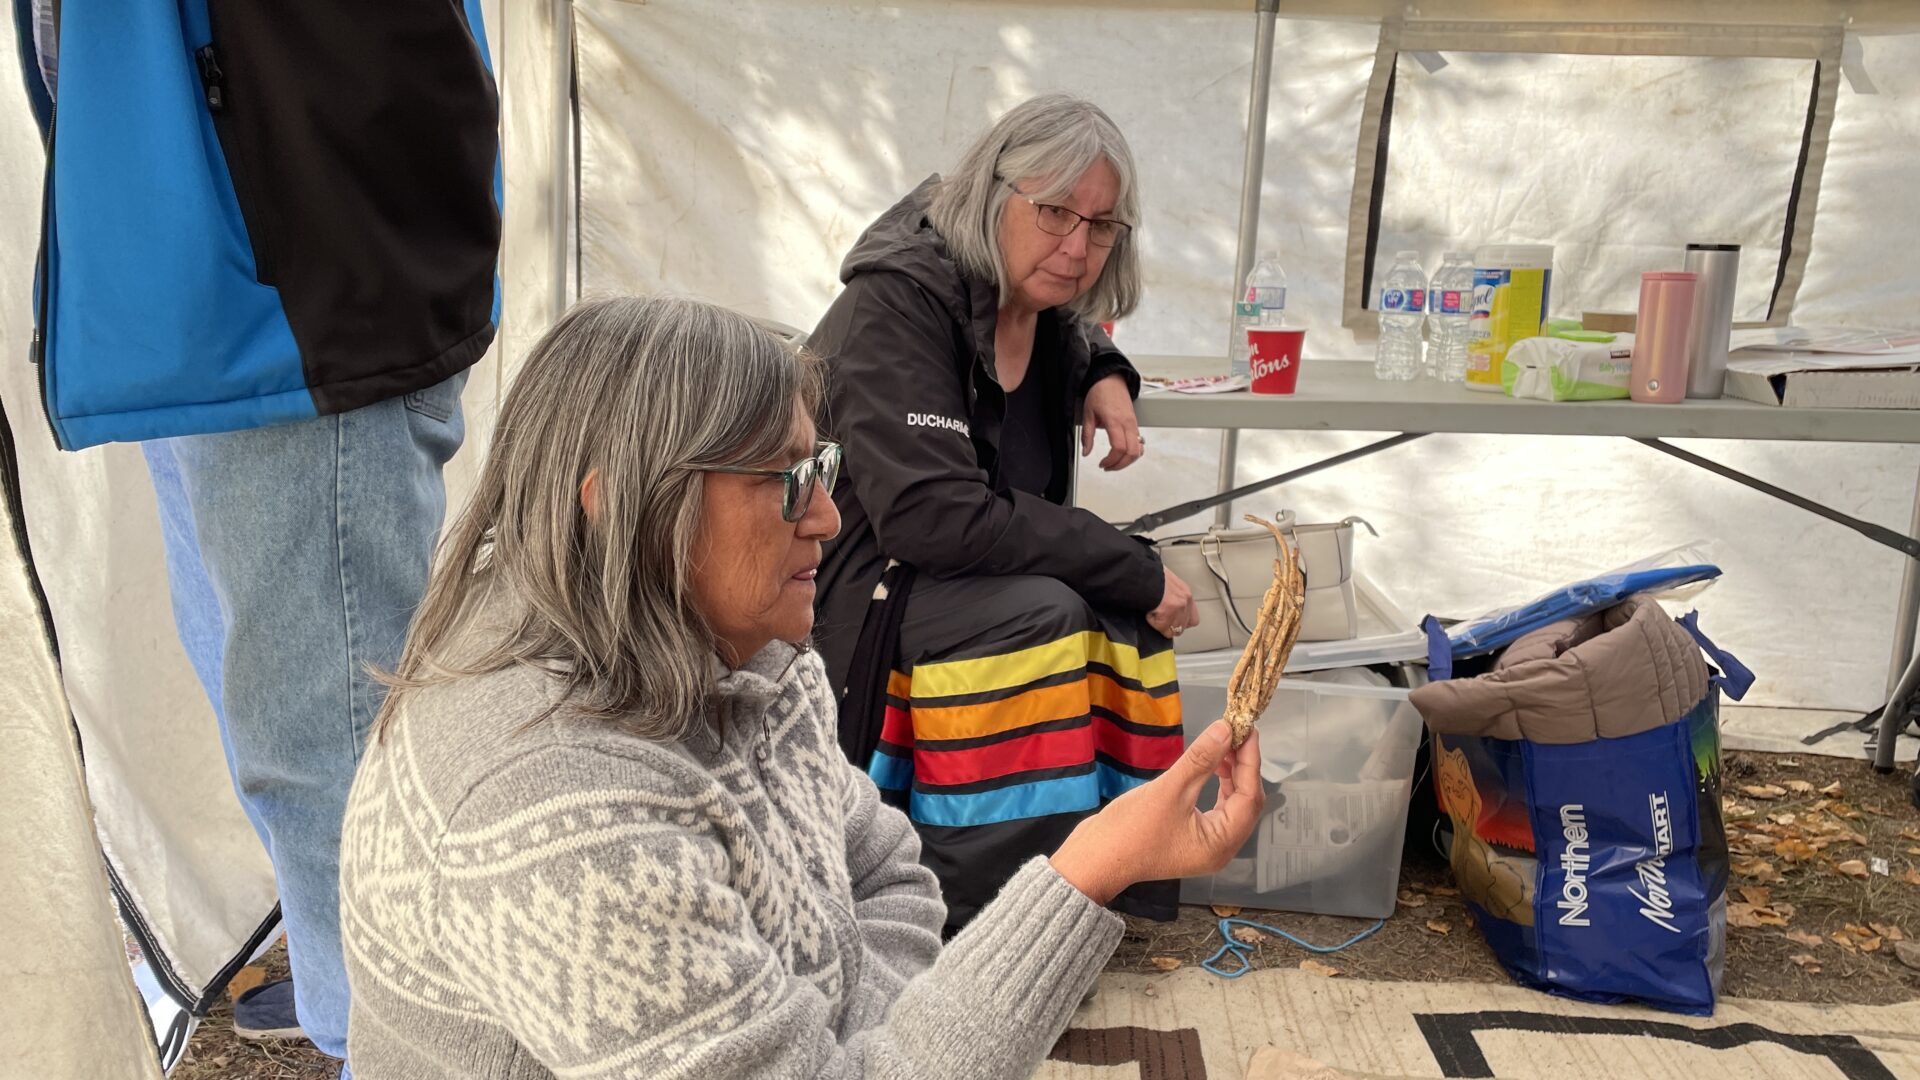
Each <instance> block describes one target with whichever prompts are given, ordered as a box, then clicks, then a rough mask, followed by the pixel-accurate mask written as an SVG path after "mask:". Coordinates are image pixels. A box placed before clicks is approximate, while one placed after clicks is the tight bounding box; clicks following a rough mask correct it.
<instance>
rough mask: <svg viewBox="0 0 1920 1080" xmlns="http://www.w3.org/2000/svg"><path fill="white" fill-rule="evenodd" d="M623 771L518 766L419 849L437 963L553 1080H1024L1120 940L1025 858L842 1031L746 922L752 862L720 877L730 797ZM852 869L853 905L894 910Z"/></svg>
mask: <svg viewBox="0 0 1920 1080" xmlns="http://www.w3.org/2000/svg"><path fill="white" fill-rule="evenodd" d="M634 764H635V763H634V762H633V761H632V760H628V759H623V758H621V757H619V756H617V755H614V754H612V753H609V752H607V751H605V750H596V749H588V748H584V747H556V748H551V749H548V750H545V751H542V752H540V753H538V754H534V755H529V756H528V757H526V758H522V759H521V760H520V761H518V762H516V763H515V764H513V765H512V766H509V767H508V768H507V769H505V770H503V771H501V772H500V773H497V774H495V775H494V776H492V777H490V778H489V779H488V780H487V781H485V782H484V783H483V784H482V785H481V786H480V787H478V788H476V789H475V790H474V791H473V792H471V793H470V794H469V795H468V797H467V798H466V799H464V800H463V801H462V803H461V805H460V806H459V808H458V809H457V810H456V811H455V812H454V813H453V814H452V815H451V817H450V818H449V819H448V822H447V826H446V831H445V835H444V838H443V840H442V843H441V844H440V846H439V851H438V858H437V862H436V865H435V867H434V873H435V875H436V878H437V881H436V885H435V888H434V890H433V897H434V903H433V909H434V910H433V914H432V919H433V922H432V927H433V936H434V938H435V940H436V944H437V945H438V947H439V949H440V951H441V956H442V957H443V958H444V960H445V962H446V964H447V965H448V968H449V970H450V972H451V973H452V974H453V975H454V977H456V978H457V979H458V980H459V981H460V982H461V983H462V984H464V986H465V988H466V989H467V990H468V991H469V992H471V993H472V994H473V995H474V996H475V997H477V998H478V999H479V1000H481V1001H486V1002H490V1003H492V1008H493V1010H494V1011H495V1013H496V1017H495V1018H496V1020H497V1021H498V1022H499V1023H500V1024H502V1025H504V1026H505V1027H506V1028H507V1029H508V1030H509V1031H511V1032H512V1034H513V1036H514V1038H515V1039H516V1041H518V1042H519V1043H520V1045H521V1046H522V1047H524V1048H525V1050H526V1051H527V1052H528V1053H529V1054H530V1055H532V1056H533V1057H534V1058H535V1059H537V1060H538V1061H539V1062H540V1063H541V1064H542V1065H543V1066H545V1067H546V1068H547V1069H549V1070H551V1071H553V1072H554V1073H556V1074H558V1075H564V1076H573V1077H582V1078H597V1077H616V1076H654V1077H663V1078H665V1077H677V1078H691V1077H699V1078H703V1080H704V1078H715V1080H761V1078H766V1080H771V1078H773V1077H794V1076H807V1077H823V1078H851V1077H880V1076H885V1077H890V1078H891V1077H898V1078H906V1080H919V1078H925V1080H935V1078H954V1080H969V1078H979V1080H1000V1078H1006V1080H1012V1078H1015V1077H1025V1076H1027V1075H1029V1074H1030V1073H1031V1072H1032V1070H1033V1069H1034V1068H1035V1067H1037V1066H1038V1064H1039V1063H1040V1061H1041V1059H1042V1057H1043V1056H1044V1055H1045V1054H1046V1051H1047V1048H1048V1047H1049V1046H1050V1045H1051V1044H1052V1042H1053V1040H1054V1039H1055V1038H1057V1037H1058V1035H1059V1033H1060V1032H1061V1031H1062V1030H1064V1029H1065V1027H1066V1024H1067V1022H1068V1020H1069V1018H1070V1016H1071V1014H1072V1010H1073V1008H1074V1007H1075V1006H1076V1005H1077V1003H1078V1002H1079V1000H1080V997H1081V995H1082V994H1083V993H1084V992H1085V990H1086V988H1087V987H1088V986H1090V985H1091V984H1092V982H1093V980H1094V978H1095V976H1096V975H1097V974H1098V973H1099V971H1100V969H1101V967H1102V966H1103V965H1104V963H1105V961H1106V959H1107V957H1108V956H1109V955H1110V954H1111V953H1112V950H1113V947H1114V945H1115V944H1116V943H1117V942H1118V941H1119V938H1120V934H1121V930H1122V923H1121V921H1120V920H1119V918H1118V917H1117V916H1114V915H1113V914H1111V913H1110V912H1107V911H1105V910H1103V909H1101V908H1100V907H1099V906H1098V905H1096V904H1094V903H1093V902H1092V901H1091V900H1089V899H1088V898H1087V897H1086V896H1084V895H1083V894H1081V893H1080V892H1079V891H1078V890H1076V889H1075V888H1073V886H1071V885H1069V884H1068V883H1067V882H1066V881H1065V880H1064V879H1062V878H1061V877H1060V876H1059V875H1058V874H1057V873H1055V872H1054V871H1053V869H1052V868H1051V866H1049V864H1048V863H1047V862H1046V860H1044V859H1035V860H1033V861H1032V862H1030V863H1028V864H1027V865H1026V866H1025V867H1023V868H1022V869H1021V870H1020V872H1019V873H1018V874H1016V875H1015V877H1014V878H1013V880H1012V881H1011V882H1009V883H1008V885H1007V886H1006V888H1005V889H1004V890H1003V891H1002V893H1001V895H1000V898H999V899H997V900H996V901H995V902H994V903H993V904H991V905H989V906H988V907H987V908H986V909H985V910H983V911H982V912H981V913H980V915H979V916H978V917H977V918H976V919H975V921H974V922H973V923H972V925H970V926H969V927H968V928H967V930H966V931H965V932H963V933H962V934H960V935H959V936H958V937H956V938H955V939H954V940H953V942H952V943H950V944H949V945H948V946H947V947H946V948H945V949H944V950H941V951H940V952H939V953H938V956H937V958H935V959H933V961H932V963H931V965H930V966H929V967H927V968H926V969H925V970H923V971H921V972H920V973H919V974H918V975H916V976H915V977H913V978H912V979H910V980H909V981H907V982H906V983H905V985H904V987H903V989H902V990H901V992H900V993H899V996H898V997H897V999H896V1000H895V1001H894V1002H893V1006H892V1008H891V1009H890V1010H888V1011H886V1013H885V1015H884V1016H883V1017H877V1018H876V1019H875V1023H873V1024H872V1025H871V1026H868V1027H865V1028H864V1029H860V1030H850V1031H848V1032H847V1033H846V1034H845V1035H841V1034H839V1033H837V1032H836V1030H835V1025H834V1023H833V1017H832V1014H833V1007H832V1004H831V1002H830V1000H829V998H828V996H827V995H828V994H829V993H830V992H832V987H831V980H830V978H828V979H825V980H824V981H823V978H822V973H820V972H816V973H815V974H814V975H813V976H812V977H798V976H795V975H794V974H792V973H791V972H790V970H789V964H788V963H787V962H786V961H785V960H783V955H784V954H783V952H782V950H781V949H780V948H777V947H776V946H775V945H774V944H773V943H771V942H769V941H768V940H767V939H765V938H764V937H762V935H761V934H760V932H759V931H758V930H757V929H756V927H755V924H754V922H753V920H752V918H751V917H750V914H749V913H750V901H749V896H748V895H747V892H746V890H748V889H752V888H766V887H767V881H766V879H767V876H768V870H767V868H764V867H763V868H760V869H759V871H758V873H757V874H742V873H740V872H739V870H740V868H739V867H738V866H736V862H737V860H738V859H740V858H741V857H742V855H741V853H742V851H743V850H744V847H745V846H746V845H743V844H741V843H738V842H737V841H739V840H740V839H741V838H740V837H738V836H737V835H735V834H734V830H735V829H736V828H737V827H739V826H740V825H741V824H742V822H739V821H737V820H730V815H731V814H732V811H730V810H729V809H728V806H729V804H728V803H727V802H726V801H725V800H724V799H721V798H719V797H718V792H717V789H715V790H707V789H705V788H703V787H702V786H701V785H700V784H698V783H695V782H690V781H686V780H676V779H673V778H671V777H667V776H664V775H663V777H662V781H661V782H660V783H658V784H654V783H649V784H646V785H635V784H634V783H633V778H634ZM878 838H879V837H878V835H877V834H876V839H878ZM895 847H896V849H897V845H895ZM881 861H883V862H884V861H885V860H884V859H883V860H881ZM863 878H864V885H863V887H864V888H865V890H866V892H867V900H866V901H865V903H868V904H872V903H874V902H876V901H884V900H885V899H886V898H888V897H894V898H899V894H900V892H901V889H900V888H899V886H898V885H897V884H896V885H889V884H888V880H887V878H886V877H885V876H884V875H883V876H882V877H881V878H878V879H876V878H875V877H874V876H873V874H872V873H868V874H866V875H863ZM907 891H909V892H910V891H911V890H910V889H909V890H907ZM869 910H872V909H869ZM923 914H924V913H923ZM908 918H909V920H911V916H909V917H908ZM794 947H796V946H794V945H793V944H792V943H789V945H788V949H789V950H791V949H792V948H794Z"/></svg>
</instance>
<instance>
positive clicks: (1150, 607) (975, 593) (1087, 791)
mask: <svg viewBox="0 0 1920 1080" xmlns="http://www.w3.org/2000/svg"><path fill="white" fill-rule="evenodd" d="M1138 216H1139V197H1138V193H1137V190H1136V188H1135V184H1134V167H1133V156H1132V152H1131V151H1130V150H1129V149H1128V148H1127V144H1126V140H1125V139H1124V138H1123V137H1122V136H1121V135H1120V132H1119V129H1118V128H1116V127H1115V126H1114V124H1113V121H1112V120H1110V119H1108V117H1107V115H1106V114H1105V113H1103V112H1101V111H1100V110H1099V109H1098V108H1096V107H1095V106H1093V105H1091V104H1088V103H1087V102H1084V101H1079V100H1076V99H1074V98H1070V97H1066V96H1064V95H1049V96H1045V97H1040V98H1035V99H1034V100H1031V101H1028V102H1026V103H1025V104H1022V105H1020V106H1018V107H1016V108H1015V109H1013V110H1012V111H1011V112H1009V113H1008V114H1007V115H1006V116H1004V117H1002V118H1001V119H1000V121H999V122H998V123H997V124H995V125H994V127H993V128H992V130H990V131H989V132H987V134H986V135H985V136H983V137H982V138H981V139H980V140H979V141H977V142H976V143H975V144H974V145H973V147H972V148H971V149H970V150H969V151H968V152H967V154H966V156H965V157H964V158H963V159H962V160H961V162H960V166H959V168H958V170H956V171H955V173H954V174H953V175H951V176H949V177H947V178H944V179H943V178H940V177H937V176H936V177H933V178H930V179H928V180H927V181H926V182H925V183H923V184H921V185H920V186H919V187H918V188H917V189H915V190H914V191H913V193H912V194H910V195H908V196H907V197H906V198H905V199H904V200H902V201H901V202H900V204H899V205H897V206H895V207H894V208H893V209H891V210H889V211H887V213H885V214H884V215H882V216H881V218H880V220H878V221H877V222H875V223H874V224H873V226H872V227H870V228H869V229H868V230H867V231H866V233H865V234H864V235H863V236H861V238H860V240H859V241H858V242H857V243H856V244H855V245H854V248H853V250H852V251H851V252H850V253H849V254H848V256H847V259H846V262H845V264H844V265H843V266H842V268H841V279H842V280H843V281H845V282H846V289H845V290H844V291H843V292H842V293H841V294H840V296H839V298H838V299H836V300H835V301H834V303H833V306H832V307H831V308H830V309H829V310H828V311H827V314H826V316H825V317H824V318H822V319H821V321H820V325H819V327H818V328H816V329H815V330H814V333H813V335H812V337H811V339H810V342H809V344H810V346H811V347H812V349H813V350H814V351H816V352H817V353H819V354H820V355H821V356H823V357H824V358H825V359H826V361H827V365H828V370H829V390H828V398H827V421H826V422H827V426H828V429H829V431H830V433H831V435H832V437H833V438H835V439H837V440H839V441H840V442H841V443H842V444H843V445H844V446H845V447H846V471H845V474H844V475H843V476H842V478H841V480H840V483H839V484H838V485H837V487H836V488H835V490H834V501H835V502H836V503H837V504H838V505H839V509H840V513H841V517H842V519H843V521H844V523H845V524H844V527H843V528H842V530H841V533H840V536H839V539H837V540H836V541H835V542H833V543H832V544H830V545H829V546H828V548H827V552H826V561H825V563H824V564H823V565H822V567H821V572H820V586H821V589H820V599H819V619H818V626H817V634H818V641H819V644H820V648H821V651H822V652H823V653H824V654H825V659H826V662H827V669H828V672H829V675H830V677H831V678H832V679H833V680H834V684H835V686H836V687H837V688H839V690H840V692H841V694H842V699H843V701H842V709H841V719H840V723H841V745H842V747H843V749H844V750H845V751H846V752H847V753H848V755H849V756H850V757H852V758H853V759H854V761H855V763H856V764H858V765H861V766H863V767H866V768H867V769H868V772H869V773H870V774H871V775H872V776H873V778H874V780H875V782H876V783H878V784H879V786H880V788H881V791H882V794H883V795H884V796H886V797H887V798H888V799H889V800H890V801H893V802H894V803H896V804H897V805H900V806H901V807H903V808H904V809H906V811H907V813H908V815H909V816H910V817H911V818H912V819H913V820H914V823H915V824H916V826H918V828H919V831H920V835H921V839H922V842H923V853H922V861H923V862H925V863H926V864H927V865H928V866H930V867H931V868H932V869H933V870H934V872H935V873H936V874H937V875H938V876H939V878H940V883H941V887H942V890H943V891H944V893H945V896H946V901H947V907H948V911H949V916H948V918H949V924H948V929H949V931H952V930H957V929H958V928H959V927H960V926H961V925H963V924H964V923H965V922H966V921H967V920H968V919H969V918H971V916H972V915H973V913H974V912H975V911H977V910H979V908H980V907H981V906H982V905H984V904H985V903H986V902H987V901H988V900H990V899H992V897H993V895H994V893H995V892H996V891H998V889H999V887H1000V886H1001V884H1002V883H1004V882H1005V881H1006V879H1007V877H1008V875H1009V874H1011V873H1012V871H1013V870H1014V869H1015V868H1016V867H1018V866H1019V865H1020V864H1021V863H1022V862H1023V861H1024V860H1026V859H1027V858H1029V857H1031V856H1033V855H1035V854H1044V853H1048V852H1051V851H1052V850H1053V849H1054V848H1055V847H1056V846H1057V845H1058V844H1059V843H1060V841H1061V840H1062V839H1064V838H1065V837H1066V835H1067V833H1068V832H1069V831H1070V830H1071V829H1072V828H1073V826H1074V824H1075V823H1076V822H1078V821H1079V820H1080V819H1081V818H1083V817H1085V816H1086V815H1087V814H1089V813H1091V812H1093V811H1095V810H1097V809H1099V807H1100V806H1101V805H1102V804H1103V803H1105V802H1106V801H1108V800H1110V799H1112V798H1113V797H1115V796H1117V795H1119V794H1120V793H1121V792H1123V791H1125V790H1127V789H1128V788H1130V787H1132V786H1134V785H1136V784H1138V783H1140V782H1141V781H1142V780H1144V779H1146V778H1149V777H1151V776H1154V775H1156V774H1157V773H1158V772H1159V771H1160V770H1162V769H1164V768H1166V767H1167V766H1168V765H1169V764H1171V763H1172V762H1173V761H1174V760H1175V759H1176V758H1177V757H1178V756H1179V754H1180V750H1181V745H1182V743H1181V738H1180V707H1179V695H1178V687H1177V684H1176V683H1175V681H1174V666H1173V653H1172V644H1171V641H1170V640H1169V639H1170V638H1171V637H1172V636H1175V635H1178V634H1179V633H1180V632H1181V631H1182V630H1185V629H1186V628H1188V627H1189V626H1192V625H1193V624H1194V622H1195V614H1194V610H1193V602H1192V594H1191V592H1190V591H1189V590H1188V588H1187V586H1186V585H1185V583H1183V582H1181V581H1180V579H1179V578H1177V577H1175V576H1174V575H1173V574H1172V573H1170V572H1168V571H1167V570H1165V569H1164V568H1163V567H1162V566H1161V565H1160V560H1159V558H1158V556H1156V555H1155V553H1154V551H1153V549H1152V548H1151V547H1149V546H1148V545H1146V544H1145V543H1143V542H1141V541H1140V540H1137V539H1135V538H1132V537H1128V536H1125V535H1123V534H1121V533H1120V532H1119V531H1117V530H1115V529H1114V528H1113V527H1112V526H1110V525H1108V524H1107V523H1105V522H1103V521H1101V520H1100V519H1099V518H1098V517H1096V516H1094V515H1093V514H1091V513H1089V512H1087V511H1085V510H1080V509H1076V508H1073V507H1069V506H1067V505H1066V502H1067V495H1068V488H1069V480H1070V472H1071V468H1072V454H1073V442H1074V424H1075V420H1076V418H1078V419H1079V420H1080V422H1081V438H1080V448H1081V452H1082V454H1087V453H1090V452H1091V450H1092V448H1093V437H1094V430H1095V429H1096V428H1098V429H1101V430H1104V431H1105V432H1106V434H1107V439H1108V442H1109V446H1110V452H1109V453H1108V454H1107V456H1106V458H1105V459H1104V460H1102V461H1101V467H1102V468H1104V469H1108V470H1114V469H1123V468H1125V467H1127V466H1128V465H1131V464H1132V463H1133V462H1135V461H1137V460H1139V458H1140V456H1141V454H1142V453H1143V452H1144V450H1145V441H1144V440H1143V439H1142V438H1141V436H1140V429H1139V424H1138V423H1137V421H1136V420H1135V417H1134V411H1133V398H1134V396H1135V395H1136V394H1137V393H1138V391H1139V375H1138V374H1137V373H1135V371H1134V370H1133V367H1132V365H1130V364H1129V363H1128V362H1127V360H1126V358H1125V357H1124V356H1122V355H1121V354H1120V352H1119V350H1117V349H1115V348H1114V346H1113V343H1112V342H1111V341H1109V340H1108V339H1107V337H1106V335H1105V334H1103V333H1102V332H1101V331H1100V330H1099V328H1098V325H1097V324H1098V323H1101V322H1108V321H1111V320H1113V319H1117V318H1120V317H1121V316H1124V315H1126V314H1127V313H1129V312H1130V311H1132V310H1133V308H1134V306H1135V304H1136V303H1137V302H1138V299H1139V295H1140V284H1139V282H1140V276H1139V260H1138V256H1137V254H1136V253H1135V251H1134V248H1133V241H1132V238H1131V236H1130V233H1131V232H1132V229H1133V226H1134V224H1135V222H1136V221H1137V220H1138ZM1174 903H1175V896H1174V890H1173V883H1172V882H1156V883H1150V884H1149V885H1145V886H1136V887H1135V888H1134V889H1132V890H1129V892H1128V893H1127V894H1123V895H1122V897H1121V898H1119V899H1118V900H1117V901H1116V903H1115V906H1116V907H1119V908H1121V909H1122V910H1127V911H1131V912H1133V913H1136V914H1142V915H1149V916H1155V917H1168V918H1170V917H1171V916H1172V913H1173V905H1174Z"/></svg>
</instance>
